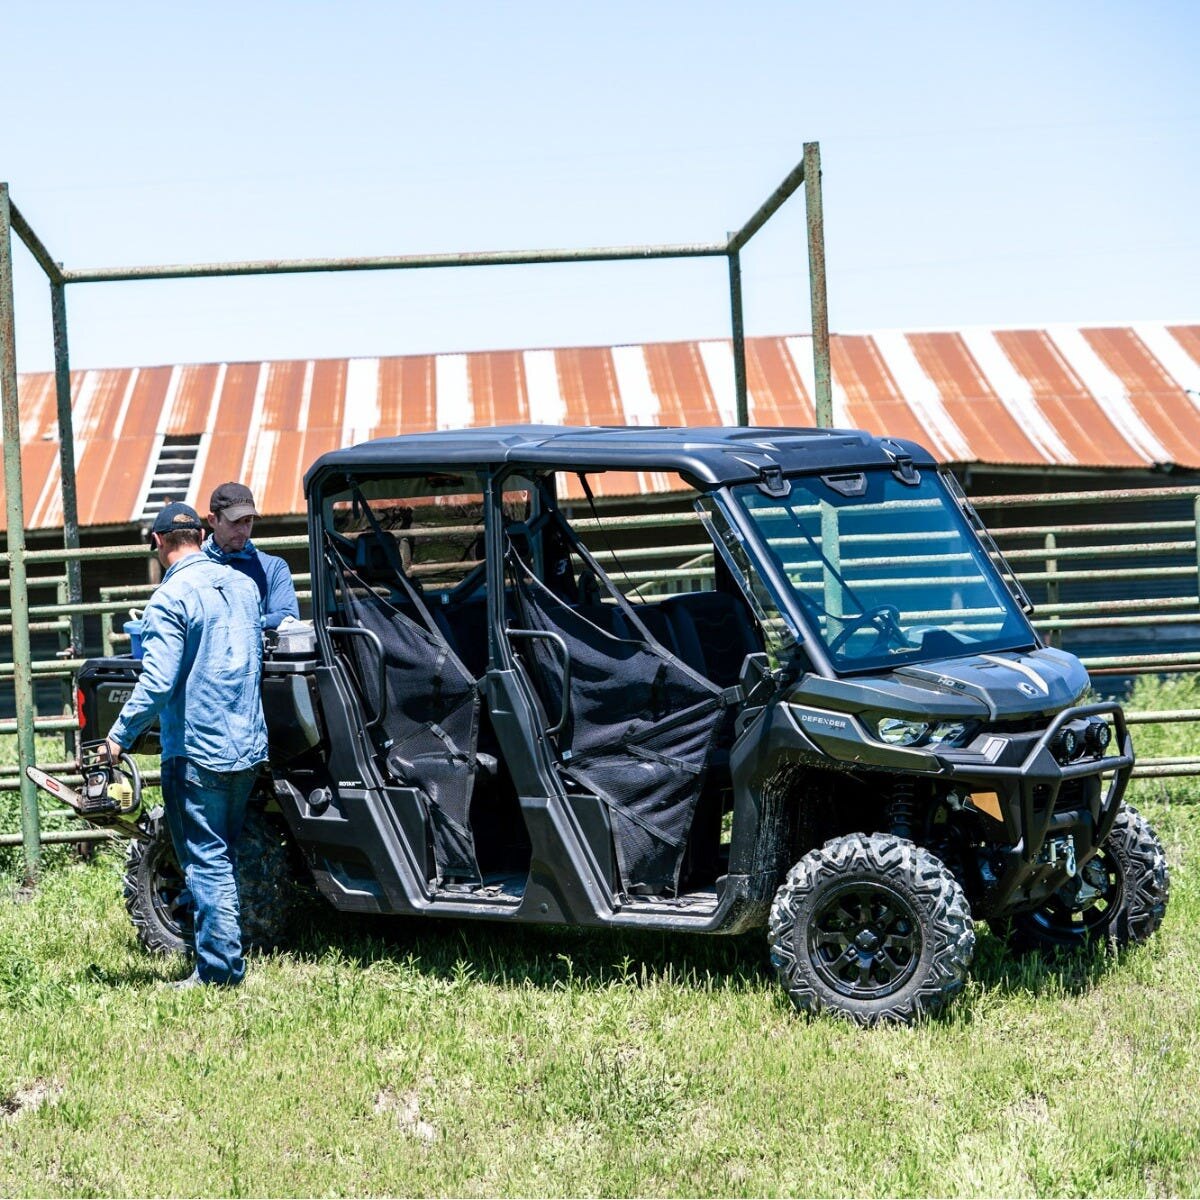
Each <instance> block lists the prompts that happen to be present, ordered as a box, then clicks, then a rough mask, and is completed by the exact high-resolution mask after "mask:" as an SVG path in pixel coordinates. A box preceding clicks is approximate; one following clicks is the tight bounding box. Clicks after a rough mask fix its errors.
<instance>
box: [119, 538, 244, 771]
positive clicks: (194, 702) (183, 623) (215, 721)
mask: <svg viewBox="0 0 1200 1200" xmlns="http://www.w3.org/2000/svg"><path fill="white" fill-rule="evenodd" d="M259 612H260V609H259V600H258V588H256V587H255V586H254V584H253V583H251V582H250V580H249V579H247V578H246V577H245V576H244V575H240V574H238V572H237V571H233V570H230V568H229V567H225V566H221V565H219V564H217V563H214V562H213V561H212V560H211V559H210V558H208V556H207V555H204V554H199V553H196V554H189V555H187V556H186V557H184V558H181V559H179V560H177V561H176V562H175V563H174V565H173V566H172V567H171V568H170V570H168V571H167V573H166V575H164V576H163V581H162V583H161V584H160V585H159V587H158V590H157V591H156V592H155V593H154V595H153V596H152V597H151V599H150V602H149V604H147V605H146V610H145V612H144V613H143V615H142V647H143V651H142V674H141V678H140V679H139V680H138V682H137V686H136V687H135V688H134V689H133V694H132V695H131V696H130V697H129V699H128V700H127V701H126V703H125V706H124V707H123V708H122V709H121V713H120V715H119V716H118V717H117V720H116V722H115V723H114V724H113V727H112V730H111V731H110V733H109V737H111V738H112V739H113V741H115V742H116V743H117V744H118V745H121V746H131V745H132V744H133V743H134V741H135V740H136V739H137V737H138V735H139V734H140V733H142V732H143V731H144V730H145V729H147V728H148V727H149V726H150V725H151V724H152V723H153V721H154V719H155V717H158V718H159V721H160V726H161V730H162V757H163V759H164V760H166V759H170V758H178V757H183V758H188V759H190V760H191V761H192V762H195V763H199V764H200V766H202V767H207V768H208V769H209V770H210V771H221V772H232V771H242V770H246V769H247V768H249V767H253V766H256V765H257V764H258V763H261V762H263V761H264V760H265V759H266V757H267V727H266V722H265V721H264V720H263V710H262V695H261V692H260V690H259V689H260V685H261V680H262V630H261V626H260V623H259Z"/></svg>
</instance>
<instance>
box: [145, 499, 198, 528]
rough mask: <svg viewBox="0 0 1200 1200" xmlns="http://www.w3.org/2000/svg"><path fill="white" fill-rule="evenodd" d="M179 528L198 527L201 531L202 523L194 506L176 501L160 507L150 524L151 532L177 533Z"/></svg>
mask: <svg viewBox="0 0 1200 1200" xmlns="http://www.w3.org/2000/svg"><path fill="white" fill-rule="evenodd" d="M181 529H198V530H200V531H201V532H203V530H204V525H203V524H202V522H201V520H200V516H199V514H198V513H197V512H196V510H195V509H194V508H192V507H190V506H189V505H187V504H180V503H178V502H176V503H175V504H168V505H166V506H165V507H164V508H162V509H160V510H159V513H158V516H156V517H155V518H154V524H153V525H151V526H150V532H151V533H177V532H178V531H179V530H181Z"/></svg>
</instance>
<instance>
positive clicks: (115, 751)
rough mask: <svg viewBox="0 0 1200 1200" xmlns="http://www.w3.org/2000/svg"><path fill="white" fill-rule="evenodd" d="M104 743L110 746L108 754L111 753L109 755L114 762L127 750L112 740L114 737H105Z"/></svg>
mask: <svg viewBox="0 0 1200 1200" xmlns="http://www.w3.org/2000/svg"><path fill="white" fill-rule="evenodd" d="M104 744H105V746H107V747H108V754H109V757H110V758H111V759H112V760H113V762H116V761H117V759H118V758H120V757H121V755H122V754H124V753H125V751H124V750H123V749H122V748H121V747H120V745H118V744H117V743H116V742H114V741H113V740H112V738H105V739H104Z"/></svg>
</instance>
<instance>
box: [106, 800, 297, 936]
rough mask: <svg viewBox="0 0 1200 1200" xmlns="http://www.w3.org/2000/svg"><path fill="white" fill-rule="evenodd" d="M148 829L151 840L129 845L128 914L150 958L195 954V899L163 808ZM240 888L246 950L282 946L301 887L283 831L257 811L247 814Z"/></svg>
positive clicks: (150, 817) (241, 846) (148, 822)
mask: <svg viewBox="0 0 1200 1200" xmlns="http://www.w3.org/2000/svg"><path fill="white" fill-rule="evenodd" d="M144 829H145V833H146V837H145V838H139V839H137V840H136V841H132V842H130V844H129V849H128V851H127V854H126V860H125V879H124V893H125V908H126V910H127V911H128V913H129V917H130V920H131V921H132V922H133V927H134V929H135V930H136V932H137V936H138V940H139V941H140V942H141V943H142V945H143V946H144V947H145V948H146V949H147V950H149V951H151V953H154V954H182V953H190V952H191V949H192V945H193V936H194V934H193V927H192V905H191V896H190V895H189V894H188V892H187V888H186V887H185V885H184V879H183V871H182V870H180V867H179V860H178V859H177V858H176V857H175V848H174V846H173V845H172V844H171V835H170V832H169V831H168V829H167V823H166V821H165V820H164V819H163V815H162V809H161V808H157V809H154V810H153V811H152V812H150V813H149V815H148V816H147V817H146V819H145V823H144ZM237 882H238V899H239V907H240V909H241V918H240V924H241V929H242V946H243V948H244V949H247V950H249V949H256V950H269V949H271V948H273V947H274V946H277V945H278V944H279V943H280V942H281V941H282V940H283V938H284V937H285V935H286V932H287V927H288V924H289V921H290V918H291V914H292V910H293V907H294V903H295V896H296V885H295V882H294V880H293V877H292V869H291V863H290V861H289V858H288V848H287V844H286V843H285V841H284V835H283V830H282V827H281V825H280V824H279V823H278V822H277V821H274V820H272V819H271V818H270V817H268V816H267V815H266V814H265V813H264V812H263V811H262V809H261V808H258V807H251V808H249V809H248V810H247V812H246V822H245V824H244V825H243V826H242V836H241V838H240V839H239V841H238V869H237Z"/></svg>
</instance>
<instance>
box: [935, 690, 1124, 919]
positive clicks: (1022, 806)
mask: <svg viewBox="0 0 1200 1200" xmlns="http://www.w3.org/2000/svg"><path fill="white" fill-rule="evenodd" d="M1101 715H1103V716H1108V717H1111V718H1112V722H1113V726H1114V731H1115V738H1114V740H1113V743H1112V744H1113V745H1115V746H1116V747H1117V752H1116V753H1115V754H1107V755H1103V756H1099V757H1093V758H1087V759H1082V760H1080V761H1076V762H1069V763H1060V762H1058V761H1057V759H1055V757H1054V755H1053V753H1052V752H1051V749H1050V746H1051V744H1052V743H1053V741H1054V739H1055V737H1056V735H1057V734H1058V732H1059V730H1061V729H1062V727H1063V726H1064V725H1067V724H1069V723H1070V722H1072V721H1076V720H1079V719H1081V718H1086V717H1093V716H1101ZM939 760H940V762H941V765H942V767H943V769H944V771H945V773H946V775H948V776H949V777H950V778H952V779H953V780H954V782H955V784H956V792H957V793H958V794H959V795H960V796H962V798H963V799H964V801H965V804H966V805H967V806H968V807H969V808H970V809H971V810H972V811H974V812H975V813H977V814H978V815H979V817H980V819H981V828H982V830H983V832H984V836H985V841H986V845H985V846H984V847H981V848H980V850H979V853H978V855H977V864H978V870H979V880H978V883H979V885H980V900H979V901H978V902H976V903H974V904H973V905H972V907H973V908H976V909H977V910H978V912H979V915H980V916H983V917H987V916H989V915H990V916H995V915H998V914H1002V913H1006V912H1015V911H1018V910H1020V909H1023V908H1032V907H1036V906H1037V905H1038V904H1040V903H1042V902H1044V901H1045V900H1046V899H1047V898H1048V897H1049V896H1051V895H1052V894H1053V893H1054V892H1056V891H1057V890H1058V889H1059V888H1060V887H1062V886H1063V885H1064V884H1065V883H1066V882H1067V880H1068V879H1070V877H1071V874H1072V872H1073V870H1076V869H1078V867H1080V866H1082V865H1083V864H1084V863H1085V862H1087V860H1088V859H1089V858H1091V857H1092V855H1093V854H1095V852H1096V850H1097V849H1098V848H1099V847H1100V845H1101V844H1102V843H1103V841H1104V839H1105V838H1106V837H1108V835H1109V832H1110V831H1111V830H1112V827H1113V822H1114V821H1115V820H1116V818H1117V813H1118V811H1119V810H1120V807H1121V799H1122V797H1123V796H1124V794H1125V788H1126V785H1127V784H1128V782H1129V777H1130V775H1131V774H1132V772H1133V765H1134V753H1133V743H1132V740H1131V739H1130V736H1129V730H1128V728H1127V726H1126V724H1125V714H1124V711H1123V710H1122V708H1121V706H1120V705H1119V704H1113V703H1108V704H1087V705H1080V706H1078V707H1076V708H1068V709H1064V710H1063V711H1062V712H1060V713H1058V714H1057V716H1055V717H1054V719H1053V720H1052V721H1051V722H1050V724H1049V726H1048V727H1047V728H1046V729H1045V731H1044V732H1043V733H1042V734H1041V735H1040V736H1039V737H1038V738H1037V740H1036V741H1035V742H1034V744H1033V746H1032V747H1031V748H1030V750H1029V751H1028V752H1027V753H1026V755H1025V757H1024V759H1023V760H1022V761H1021V762H1020V763H1019V764H1015V765H1003V766H1001V765H991V764H987V763H981V762H979V761H978V760H977V759H971V760H968V759H967V758H966V756H959V755H955V754H954V753H953V752H950V753H947V754H945V755H939ZM1105 776H1111V778H1110V779H1109V780H1108V782H1107V784H1106V783H1105V781H1104V777H1105ZM1062 846H1070V848H1071V850H1072V851H1073V853H1070V854H1061V855H1060V854H1059V853H1058V852H1057V851H1058V849H1059V847H1062Z"/></svg>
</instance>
